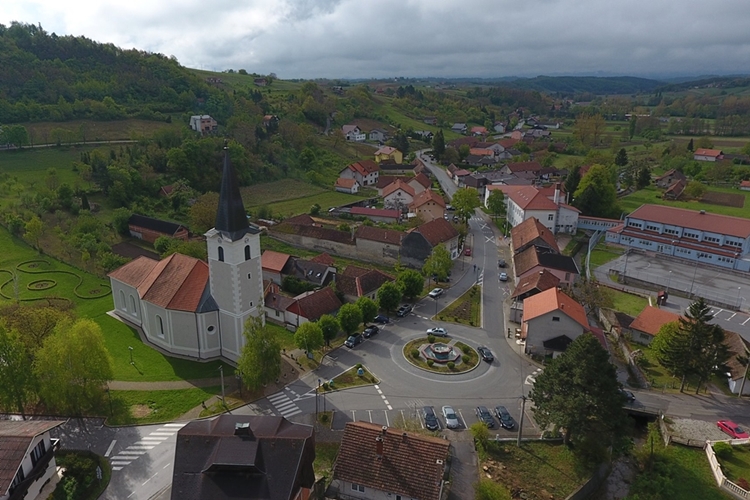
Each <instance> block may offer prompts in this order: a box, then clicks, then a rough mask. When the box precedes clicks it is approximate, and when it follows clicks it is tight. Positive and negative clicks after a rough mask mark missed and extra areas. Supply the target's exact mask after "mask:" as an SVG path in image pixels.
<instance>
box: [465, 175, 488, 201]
mask: <svg viewBox="0 0 750 500" xmlns="http://www.w3.org/2000/svg"><path fill="white" fill-rule="evenodd" d="M461 182H462V183H463V185H464V187H467V188H472V189H476V190H477V194H478V195H479V197H480V198H484V193H485V186H486V185H487V184H488V183H489V181H488V180H487V177H485V176H484V174H483V173H481V172H472V173H471V175H467V176H465V177H463V178H462V180H461Z"/></svg>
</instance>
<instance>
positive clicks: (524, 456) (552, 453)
mask: <svg viewBox="0 0 750 500" xmlns="http://www.w3.org/2000/svg"><path fill="white" fill-rule="evenodd" d="M480 449H481V448H480ZM480 461H481V463H480V467H482V469H483V470H484V467H487V472H486V473H487V474H489V475H491V476H492V480H493V481H494V482H496V483H500V484H502V485H504V486H505V487H506V488H507V489H508V490H514V491H518V490H522V491H524V492H525V493H526V494H527V495H528V498H540V499H541V498H566V497H567V496H568V495H569V494H571V493H572V492H573V490H575V489H576V488H577V487H578V486H580V485H581V484H582V483H583V482H584V481H586V480H587V479H588V477H589V475H590V471H587V470H580V468H578V467H577V466H576V460H575V458H574V457H573V454H572V453H571V451H570V449H569V448H568V447H567V446H564V445H563V444H561V443H544V442H539V441H536V442H534V441H530V442H524V443H522V444H521V447H520V448H519V447H517V446H516V445H515V443H499V442H496V441H489V442H487V443H486V444H485V445H484V450H482V451H480ZM482 476H483V477H484V474H482ZM682 498H688V497H682Z"/></svg>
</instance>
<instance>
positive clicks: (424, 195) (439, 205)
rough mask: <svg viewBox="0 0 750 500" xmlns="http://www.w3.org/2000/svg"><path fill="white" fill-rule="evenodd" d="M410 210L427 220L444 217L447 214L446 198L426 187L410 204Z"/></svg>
mask: <svg viewBox="0 0 750 500" xmlns="http://www.w3.org/2000/svg"><path fill="white" fill-rule="evenodd" d="M409 212H411V213H413V214H416V215H417V216H418V217H420V218H421V219H422V220H423V221H425V222H429V221H431V220H433V219H439V218H443V217H444V216H445V200H443V197H442V196H440V195H439V194H437V193H436V192H434V191H433V190H431V189H425V190H424V191H422V192H421V193H419V194H418V195H416V196H415V197H414V200H413V201H412V202H411V203H410V204H409Z"/></svg>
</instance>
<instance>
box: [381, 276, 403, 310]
mask: <svg viewBox="0 0 750 500" xmlns="http://www.w3.org/2000/svg"><path fill="white" fill-rule="evenodd" d="M377 298H378V305H379V306H380V308H381V309H385V310H386V311H387V312H390V311H394V310H395V309H396V308H397V307H398V305H399V303H400V302H401V289H400V288H399V287H398V285H396V284H395V283H393V282H392V281H388V282H386V283H383V284H382V285H381V287H380V288H378V294H377Z"/></svg>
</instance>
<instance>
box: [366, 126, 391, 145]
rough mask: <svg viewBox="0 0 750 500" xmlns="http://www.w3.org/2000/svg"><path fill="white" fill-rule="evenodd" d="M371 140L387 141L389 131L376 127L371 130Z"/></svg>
mask: <svg viewBox="0 0 750 500" xmlns="http://www.w3.org/2000/svg"><path fill="white" fill-rule="evenodd" d="M370 140H371V141H373V142H385V141H387V140H388V132H386V131H385V130H383V129H379V128H374V129H372V130H370Z"/></svg>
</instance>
